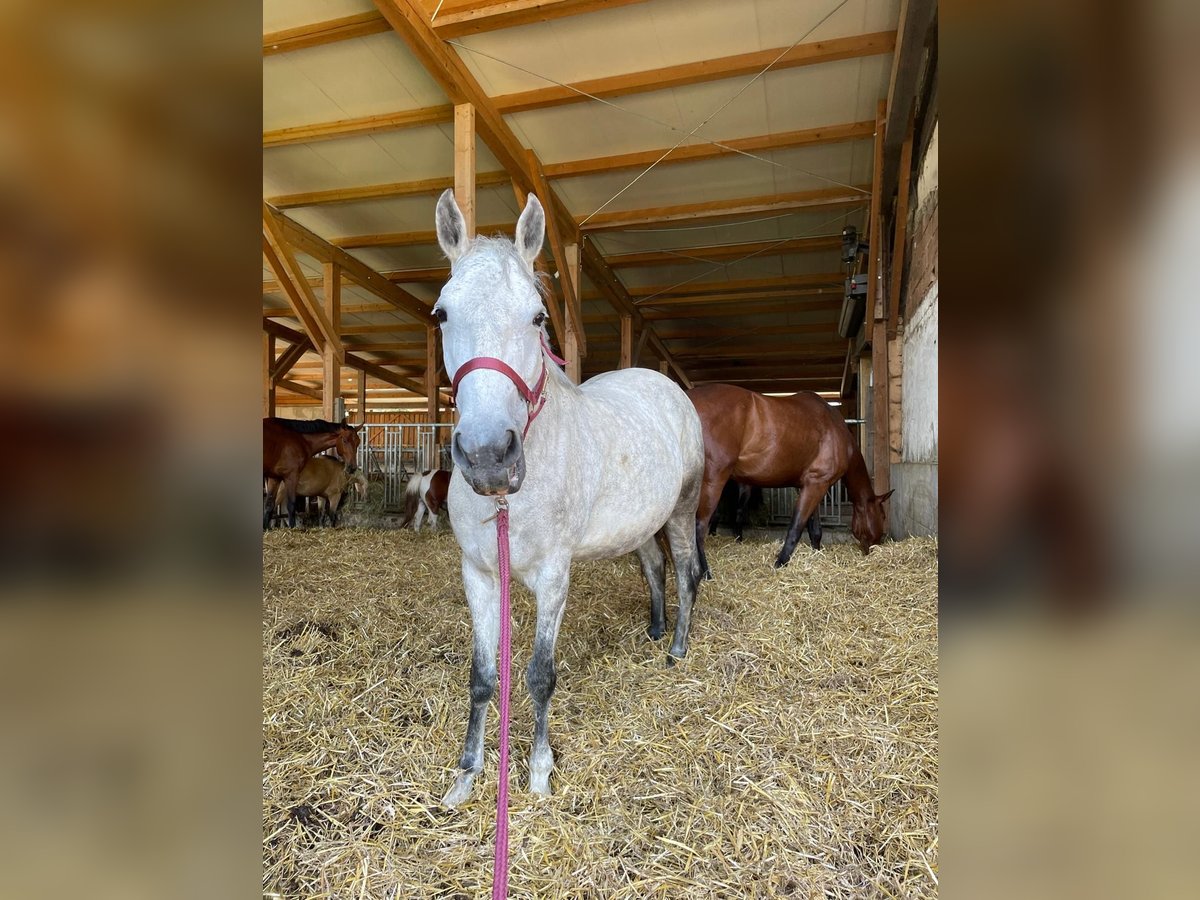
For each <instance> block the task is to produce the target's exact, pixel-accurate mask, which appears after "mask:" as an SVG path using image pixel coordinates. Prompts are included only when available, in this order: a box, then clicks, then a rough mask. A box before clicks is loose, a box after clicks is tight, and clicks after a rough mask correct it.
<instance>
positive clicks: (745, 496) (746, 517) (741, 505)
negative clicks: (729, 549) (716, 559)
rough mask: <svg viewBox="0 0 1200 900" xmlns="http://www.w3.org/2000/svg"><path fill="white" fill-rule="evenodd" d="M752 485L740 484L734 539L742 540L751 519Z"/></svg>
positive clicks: (734, 523)
mask: <svg viewBox="0 0 1200 900" xmlns="http://www.w3.org/2000/svg"><path fill="white" fill-rule="evenodd" d="M750 490H751V488H750V485H748V484H739V485H738V502H737V515H736V516H735V517H734V520H733V539H734V540H735V541H740V540H741V539H742V532H743V531H744V530H745V528H746V523H747V522H749V521H750Z"/></svg>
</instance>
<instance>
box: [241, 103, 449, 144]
mask: <svg viewBox="0 0 1200 900" xmlns="http://www.w3.org/2000/svg"><path fill="white" fill-rule="evenodd" d="M452 118H454V107H453V106H426V107H422V108H421V109H402V110H400V111H399V112H394V113H381V114H379V115H374V116H359V117H358V118H354V119H336V120H334V121H332V122H318V123H316V124H313V125H294V126H292V127H289V128H275V129H272V130H271V131H264V132H263V136H262V141H263V147H282V146H284V145H286V144H308V143H312V142H313V141H327V140H330V139H331V138H342V137H353V136H354V135H362V134H378V133H379V132H381V131H396V130H398V129H400V128H416V127H419V126H422V125H440V124H442V123H443V122H449V121H450V120H451V119H452Z"/></svg>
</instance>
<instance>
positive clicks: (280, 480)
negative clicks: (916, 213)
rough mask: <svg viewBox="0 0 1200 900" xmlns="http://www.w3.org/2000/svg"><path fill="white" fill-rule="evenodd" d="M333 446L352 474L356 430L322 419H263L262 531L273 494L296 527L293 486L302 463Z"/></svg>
mask: <svg viewBox="0 0 1200 900" xmlns="http://www.w3.org/2000/svg"><path fill="white" fill-rule="evenodd" d="M330 447H335V448H336V452H337V454H338V457H339V458H340V459H341V460H342V462H343V463H345V464H346V466H347V467H349V468H350V469H351V470H352V471H353V467H354V460H355V458H356V456H357V455H358V429H357V428H352V427H351V426H349V425H345V424H343V423H340V422H326V421H325V420H324V419H312V420H304V419H279V418H270V419H263V477H264V478H266V480H267V486H266V492H265V495H264V497H263V530H264V531H265V530H266V529H267V528H269V527H271V508H272V507H273V506H274V505H275V502H276V494H277V493H278V494H279V502H281V503H282V502H285V501H286V503H287V512H288V525H289V526H290V527H295V525H296V484H297V482H299V480H300V472H301V470H302V469H303V468H304V464H305V463H307V462H308V461H309V459H311V458H312V456H313V454H316V453H320V452H321V451H322V450H327V449H329V448H330Z"/></svg>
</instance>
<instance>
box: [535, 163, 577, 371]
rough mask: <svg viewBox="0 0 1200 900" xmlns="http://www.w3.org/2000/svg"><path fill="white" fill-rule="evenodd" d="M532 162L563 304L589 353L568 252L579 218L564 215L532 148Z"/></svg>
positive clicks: (574, 237) (573, 239) (568, 317)
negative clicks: (571, 275) (559, 213)
mask: <svg viewBox="0 0 1200 900" xmlns="http://www.w3.org/2000/svg"><path fill="white" fill-rule="evenodd" d="M528 162H529V172H530V175H531V176H532V178H533V182H534V187H535V189H536V194H537V196H538V199H539V200H542V201H543V202H542V209H543V211H544V212H545V214H546V237H547V238H549V240H550V252H551V253H552V254H553V256H554V264H555V266H557V267H558V276H559V277H558V286H559V290H560V291H562V295H563V305H564V306H565V307H566V318H567V319H569V320H570V322H571V326H572V327H573V329H574V331H575V335H576V338H575V339H576V340H577V341H578V343H579V352H580V354H581V355H583V356H586V355H587V335H586V334H585V332H584V329H583V320H582V315H583V311H582V309H581V308H580V302H579V296H578V294H577V292H576V290H575V282H574V279H572V278H570V277H568V272H569V271H570V263H569V262H568V261H567V254H566V245H567V244H572V243H578V241H579V237H578V235H577V234H576V232H575V222H574V221H573V220H571V219H567V220H566V221H563V220H561V219H560V217H559V215H558V209H557V208H556V207H557V204H556V203H555V202H554V195H553V194H552V192H551V190H550V185H548V184H547V183H546V179H545V176H543V175H542V164H541V163H540V162H539V161H538V158H537V155H536V154H535V153H534V152H533V151H532V150H530V151H529V156H528ZM567 229H570V231H569V232H568V231H567Z"/></svg>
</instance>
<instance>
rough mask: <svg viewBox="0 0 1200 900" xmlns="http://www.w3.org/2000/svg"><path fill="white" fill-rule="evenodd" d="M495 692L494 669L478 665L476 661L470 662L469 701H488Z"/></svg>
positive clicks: (480, 702) (475, 702)
mask: <svg viewBox="0 0 1200 900" xmlns="http://www.w3.org/2000/svg"><path fill="white" fill-rule="evenodd" d="M494 693H496V670H495V668H487V669H485V668H484V667H482V666H480V665H479V663H478V661H472V662H471V702H472V703H474V704H477V705H478V704H482V703H488V702H490V701H491V699H492V695H493V694H494Z"/></svg>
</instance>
